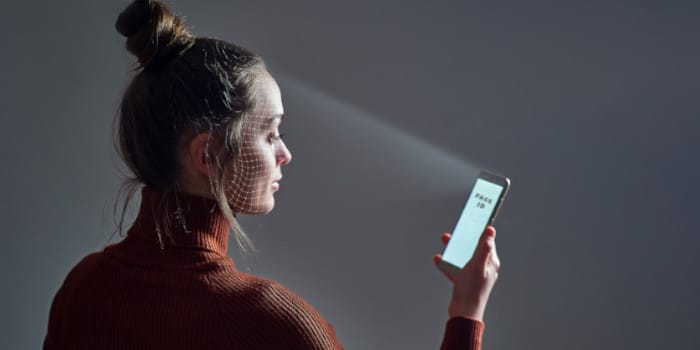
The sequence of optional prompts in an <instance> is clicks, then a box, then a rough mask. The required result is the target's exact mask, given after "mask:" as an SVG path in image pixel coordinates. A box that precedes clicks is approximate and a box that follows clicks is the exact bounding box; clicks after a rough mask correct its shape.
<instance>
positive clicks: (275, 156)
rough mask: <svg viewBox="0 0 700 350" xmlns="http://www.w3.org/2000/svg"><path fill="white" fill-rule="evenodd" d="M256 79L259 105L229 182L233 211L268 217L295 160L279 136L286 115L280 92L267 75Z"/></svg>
mask: <svg viewBox="0 0 700 350" xmlns="http://www.w3.org/2000/svg"><path fill="white" fill-rule="evenodd" d="M256 79H257V81H256V84H255V85H256V86H255V87H254V91H253V93H254V97H253V98H254V99H255V101H256V103H255V105H254V107H253V110H252V113H251V114H250V115H249V116H247V119H246V120H245V121H244V122H243V127H242V135H241V136H242V138H241V144H240V153H239V154H238V156H237V157H236V158H235V160H234V162H233V163H234V164H233V166H232V168H231V170H230V171H229V172H228V173H229V174H228V175H227V180H226V181H227V183H228V184H229V188H228V191H227V195H228V198H229V201H230V203H231V205H232V207H233V210H234V211H235V212H237V213H243V214H260V213H262V214H265V213H268V212H270V211H271V210H272V208H273V207H274V206H275V198H274V196H273V194H274V192H276V191H277V190H279V186H280V185H279V181H280V179H281V178H282V170H281V167H282V165H286V164H288V163H289V162H290V161H291V160H292V154H291V153H290V152H289V150H288V149H287V146H286V145H285V144H284V142H283V141H282V139H281V138H280V133H279V126H280V123H281V122H282V116H283V114H284V109H283V108H282V98H281V95H280V89H279V87H278V86H277V83H276V82H275V80H274V79H273V78H272V77H271V76H270V74H269V73H267V72H262V73H261V74H260V75H259V76H258V77H257V78H256Z"/></svg>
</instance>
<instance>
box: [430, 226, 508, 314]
mask: <svg viewBox="0 0 700 350" xmlns="http://www.w3.org/2000/svg"><path fill="white" fill-rule="evenodd" d="M450 237H451V235H450V234H449V233H443V234H442V237H441V238H442V244H447V242H449V240H450ZM433 260H434V261H435V264H439V263H440V261H441V260H442V255H441V254H435V257H434V258H433ZM500 268H501V262H500V260H498V254H496V229H495V228H494V227H493V226H489V227H487V228H486V230H484V233H482V234H481V237H480V238H479V244H478V245H477V247H476V251H475V252H474V256H473V257H472V258H471V260H469V262H468V263H467V265H465V266H464V268H463V269H462V270H461V271H460V272H459V273H457V274H456V275H454V276H449V275H446V276H447V278H448V279H450V281H452V283H453V288H452V300H451V301H450V306H449V309H448V312H449V315H450V318H452V317H466V318H471V319H474V320H478V321H483V319H484V309H486V303H487V302H488V300H489V295H491V290H492V289H493V285H494V284H495V283H496V280H497V279H498V270H499V269H500Z"/></svg>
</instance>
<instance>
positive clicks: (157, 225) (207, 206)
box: [128, 186, 230, 256]
mask: <svg viewBox="0 0 700 350" xmlns="http://www.w3.org/2000/svg"><path fill="white" fill-rule="evenodd" d="M165 218H168V219H169V220H164V219H165ZM229 227H230V226H229V222H228V220H226V218H225V217H224V215H223V213H222V212H221V210H220V209H219V207H218V205H217V203H216V201H215V200H213V199H210V198H205V197H201V196H196V195H192V194H187V193H182V192H159V191H156V190H154V189H152V188H150V187H148V186H144V187H143V189H142V190H141V207H140V208H139V212H138V215H137V217H136V220H135V221H134V224H133V225H132V226H131V228H130V229H129V231H128V237H130V238H137V239H140V240H145V241H151V242H153V243H155V244H158V245H162V246H163V247H164V248H165V250H168V248H169V247H173V248H186V249H196V250H206V251H211V252H214V253H218V254H220V255H224V256H225V255H226V251H227V245H228V232H229ZM158 232H160V233H161V234H160V236H161V241H160V242H159V238H158ZM168 233H169V234H168Z"/></svg>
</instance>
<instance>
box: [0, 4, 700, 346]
mask: <svg viewBox="0 0 700 350" xmlns="http://www.w3.org/2000/svg"><path fill="white" fill-rule="evenodd" d="M125 4H126V1H110V2H104V1H87V0H85V1H77V0H69V1H60V2H56V1H53V2H48V1H47V2H44V3H38V2H21V1H12V0H11V1H4V2H3V3H2V5H0V10H1V12H2V13H3V20H2V21H0V39H1V42H2V43H3V45H2V54H1V55H0V67H2V68H1V69H2V80H1V82H2V83H0V89H1V90H0V101H1V106H0V107H1V108H0V113H1V114H2V128H0V130H1V131H0V132H1V133H2V135H1V137H0V140H2V141H1V142H2V146H1V147H0V152H2V164H3V167H2V169H3V170H2V173H1V176H2V177H1V179H0V183H2V186H3V191H2V192H3V195H4V198H3V201H2V210H1V211H0V213H1V214H0V215H2V223H3V226H4V236H3V245H2V247H3V254H2V255H1V259H2V260H1V261H0V271H2V276H4V283H3V287H2V290H1V291H0V299H1V300H2V312H1V313H0V314H1V315H2V316H0V322H1V323H0V329H2V334H1V336H0V348H2V349H30V348H38V347H40V344H41V342H42V341H43V336H44V334H45V331H46V323H47V316H48V310H49V306H50V303H51V300H52V298H53V295H54V293H55V292H56V290H57V289H58V287H59V286H60V284H61V283H62V281H63V279H64V277H65V275H66V274H67V272H68V271H69V270H70V268H71V267H72V266H73V265H74V264H75V263H76V262H77V261H78V260H80V259H81V258H82V257H83V256H84V255H86V254H87V253H89V252H91V251H95V250H98V249H101V248H102V247H103V246H104V245H105V244H107V243H108V242H110V234H111V232H112V230H113V228H114V226H113V224H112V211H111V208H112V204H113V202H114V199H115V193H116V190H117V188H118V184H119V181H120V175H119V171H118V169H120V163H119V160H118V159H117V157H116V156H115V153H114V150H113V147H112V144H111V136H110V135H111V122H112V118H113V116H114V113H115V111H116V108H117V104H118V100H119V97H120V93H121V91H122V89H123V88H124V86H125V84H126V82H127V81H128V78H129V74H128V69H129V67H130V63H131V62H132V58H131V56H129V55H128V53H127V52H126V50H125V49H124V48H123V43H124V40H123V39H122V38H121V37H120V36H119V35H118V34H117V33H116V32H115V31H114V29H113V23H114V20H115V18H116V15H117V14H118V12H119V10H120V9H121V8H122V7H123V6H124V5H125ZM169 4H170V5H171V7H172V8H173V9H174V10H175V11H176V12H177V13H179V14H184V15H185V16H186V18H187V22H188V23H189V24H190V25H191V26H192V27H193V30H194V32H195V33H196V34H198V35H204V36H214V37H218V38H222V39H226V40H229V41H233V42H236V43H239V44H241V45H243V46H246V47H248V48H250V49H252V50H254V51H256V52H257V53H259V54H261V55H262V56H263V57H264V58H265V59H266V61H267V62H268V64H269V66H270V70H271V72H272V74H273V75H274V76H275V77H277V79H278V81H279V83H280V85H281V88H282V93H283V100H284V103H285V107H286V112H287V117H286V118H285V123H284V124H283V132H286V133H287V134H288V137H287V141H288V145H289V147H290V148H291V150H292V152H293V154H294V160H293V161H292V163H291V164H290V165H289V166H287V167H286V168H285V169H284V173H285V179H284V181H283V183H282V189H281V191H280V192H278V195H277V207H276V209H275V211H274V212H273V213H272V214H270V215H267V216H265V217H248V218H244V222H243V224H244V225H245V227H246V228H247V230H248V232H249V233H250V234H251V236H252V237H253V239H254V241H255V242H256V244H257V247H258V248H259V249H260V251H261V252H260V253H259V254H258V255H257V258H256V261H255V262H253V264H252V265H251V267H250V269H251V270H252V271H253V272H254V273H257V274H260V275H263V276H266V277H270V278H274V279H277V280H279V281H281V282H282V283H284V284H285V285H287V286H288V287H289V288H290V289H292V290H294V291H295V292H297V293H298V294H300V295H301V296H303V297H304V298H306V299H307V300H308V301H309V302H310V303H311V304H313V305H314V306H315V307H316V308H317V309H318V310H319V311H320V312H321V313H322V314H323V315H324V316H325V317H326V318H327V319H328V321H329V322H331V323H333V324H334V326H335V328H336V331H337V334H338V336H339V338H340V340H341V342H342V343H343V344H344V345H345V346H346V347H347V348H349V349H399V348H402V349H430V348H437V345H438V344H439V341H440V339H441V336H442V331H443V327H444V322H445V320H446V317H447V313H446V308H447V303H448V298H449V290H450V289H449V284H448V282H447V281H445V280H444V278H443V277H442V276H441V275H440V274H439V273H438V272H437V270H435V269H434V267H433V265H432V260H431V258H432V255H433V254H434V253H435V252H437V251H439V250H440V244H439V235H440V233H441V232H443V231H449V230H451V229H452V227H453V225H454V221H455V218H456V217H457V215H458V214H459V212H460V210H461V206H462V205H463V203H464V199H465V195H466V194H465V192H466V191H467V190H468V187H469V186H470V184H471V182H472V181H473V178H474V176H475V174H476V172H477V171H478V169H480V168H482V167H485V168H490V169H493V170H496V171H499V172H502V173H504V174H507V175H509V176H510V177H511V179H512V181H513V188H512V192H511V193H510V194H509V198H508V200H507V201H506V203H505V206H504V208H503V211H502V212H501V216H500V217H499V219H498V221H497V228H498V232H499V236H498V248H499V253H500V255H501V258H502V262H503V268H502V274H501V278H500V280H499V282H498V284H497V286H496V289H495V290H494V293H493V295H492V298H491V302H490V304H489V307H488V309H487V315H486V323H487V330H486V339H485V344H484V348H485V349H593V348H605V349H656V348H674V349H698V348H700V340H699V338H698V336H697V331H698V324H699V323H698V317H697V314H698V312H699V311H700V307H699V305H698V304H699V302H698V299H697V295H700V274H698V273H697V271H696V267H697V266H698V263H697V258H696V256H697V254H695V252H696V250H697V249H698V244H700V238H699V237H698V234H697V233H698V230H697V223H696V217H697V212H698V204H697V196H698V194H699V193H698V192H699V191H698V186H697V184H696V183H695V181H694V180H695V179H696V178H698V176H699V175H700V174H699V173H700V165H699V164H698V160H697V156H696V151H697V150H698V149H699V148H698V146H700V142H699V141H698V138H697V136H696V133H697V132H698V131H700V121H699V120H698V112H700V106H699V104H698V88H699V85H700V79H699V78H700V76H699V75H700V74H699V73H700V72H699V70H698V64H697V62H698V60H699V59H700V47H699V45H698V43H699V42H698V33H700V31H699V29H700V24H699V21H698V19H699V18H700V17H699V15H700V5H698V4H697V2H695V1H550V2H545V1H459V2H458V1H442V2H438V1H436V2H428V1H395V2H392V1H352V2H343V3H336V2H333V1H308V0H307V1H274V2H268V1H214V0H211V1H196V2H195V1H185V0H176V1H175V0H174V1H170V2H169ZM135 203H137V202H135ZM117 239H118V237H117V238H115V239H112V240H111V241H115V240H117ZM230 253H231V254H232V255H233V256H234V259H235V260H236V261H237V263H238V265H239V266H240V268H241V269H248V268H247V267H246V266H245V264H244V263H243V262H242V260H240V259H239V258H238V257H237V256H236V253H235V252H234V251H233V250H232V251H231V252H230Z"/></svg>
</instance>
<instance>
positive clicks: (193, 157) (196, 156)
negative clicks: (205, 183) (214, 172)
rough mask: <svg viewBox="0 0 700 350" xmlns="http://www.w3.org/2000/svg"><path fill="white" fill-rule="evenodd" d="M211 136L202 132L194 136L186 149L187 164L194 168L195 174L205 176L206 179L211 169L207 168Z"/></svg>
mask: <svg viewBox="0 0 700 350" xmlns="http://www.w3.org/2000/svg"><path fill="white" fill-rule="evenodd" d="M210 146H211V134H210V133H208V132H202V133H199V134H196V135H194V137H192V138H191V139H190V142H189V146H188V148H187V157H188V160H189V162H190V163H191V164H192V166H193V167H194V170H195V171H196V172H197V174H200V175H203V176H206V177H207V178H208V177H210V176H211V169H210V167H209V162H210V159H209V152H211V147H210Z"/></svg>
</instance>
